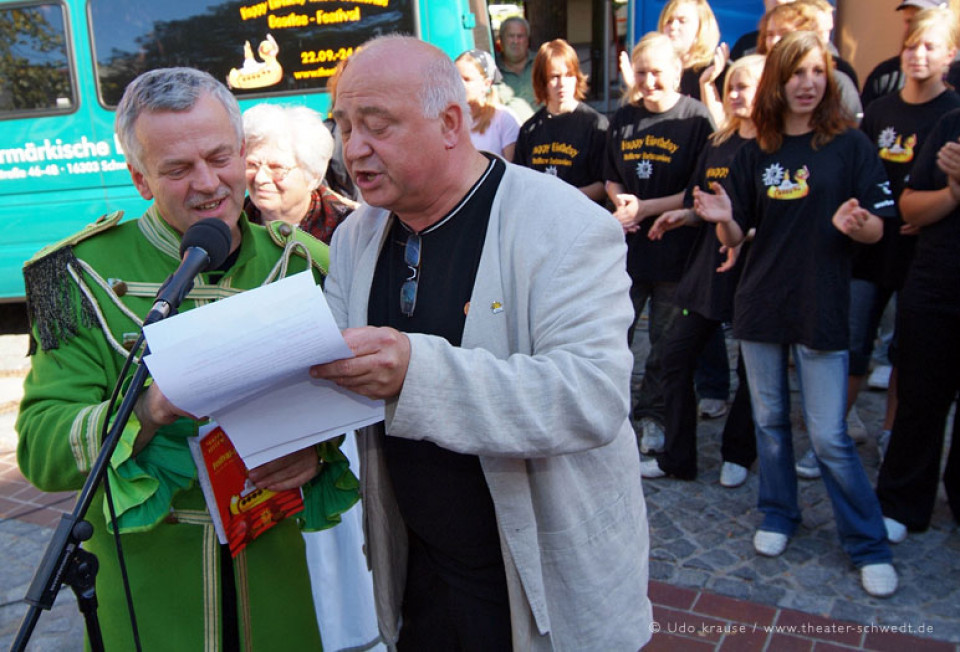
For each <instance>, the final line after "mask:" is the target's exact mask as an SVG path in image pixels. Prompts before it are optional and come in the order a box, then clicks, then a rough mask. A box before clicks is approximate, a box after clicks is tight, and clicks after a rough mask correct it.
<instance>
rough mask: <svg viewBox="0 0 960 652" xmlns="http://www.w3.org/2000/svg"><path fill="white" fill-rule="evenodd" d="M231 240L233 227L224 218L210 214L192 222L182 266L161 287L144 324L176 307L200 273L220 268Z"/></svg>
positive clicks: (184, 242) (183, 247)
mask: <svg viewBox="0 0 960 652" xmlns="http://www.w3.org/2000/svg"><path fill="white" fill-rule="evenodd" d="M230 243H231V237H230V227H228V226H227V225H226V224H225V223H223V222H222V221H220V220H218V219H216V218H214V217H208V218H206V219H203V220H200V221H199V222H196V223H194V224H192V225H191V226H190V228H188V229H187V232H186V233H184V234H183V240H182V241H181V243H180V259H181V262H180V267H178V268H177V271H175V272H174V273H173V274H171V275H170V276H169V277H168V278H167V280H166V281H164V283H163V285H162V286H161V287H160V291H159V292H157V299H156V301H155V302H154V304H153V308H151V309H150V312H149V313H147V318H146V319H144V320H143V325H144V326H147V325H148V324H152V323H154V322H157V321H160V320H161V319H164V318H166V317H167V316H169V315H170V314H171V313H172V312H174V311H176V309H177V307H178V306H179V305H180V303H181V302H182V301H183V299H184V297H186V296H187V293H188V292H189V291H190V290H191V289H192V288H193V279H194V278H196V276H197V274H199V273H200V272H205V271H207V270H210V269H216V268H217V267H220V265H222V264H223V261H225V260H226V259H227V256H228V255H229V254H230Z"/></svg>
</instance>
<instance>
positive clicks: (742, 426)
mask: <svg viewBox="0 0 960 652" xmlns="http://www.w3.org/2000/svg"><path fill="white" fill-rule="evenodd" d="M721 326H722V324H721V322H719V321H715V320H712V319H707V318H706V317H704V316H702V315H700V314H698V313H696V312H692V311H687V310H684V311H681V312H680V313H679V314H678V315H677V316H676V318H675V319H674V321H673V323H672V325H671V328H670V330H669V331H668V332H667V333H665V334H664V340H663V349H662V356H663V357H662V359H661V365H662V379H663V394H664V402H665V408H666V409H665V419H664V429H665V432H666V441H665V445H664V450H663V453H661V454H660V455H659V456H658V458H657V460H658V462H659V464H660V468H661V469H663V470H664V471H665V472H666V473H667V474H669V475H672V476H674V477H677V478H682V479H685V480H692V479H694V478H696V477H697V396H696V392H695V391H694V384H693V378H694V372H695V371H696V368H697V359H698V358H699V356H700V353H701V352H702V351H703V349H704V347H706V345H707V343H708V342H709V341H710V338H711V337H713V336H714V334H715V333H716V332H717V330H718V329H720V328H721ZM737 375H738V378H739V384H738V387H737V393H736V395H735V396H734V399H733V404H732V405H731V407H730V412H729V414H728V415H727V422H726V424H725V425H724V428H723V436H722V443H721V449H720V453H721V455H722V457H723V460H724V461H725V462H733V463H735V464H739V465H741V466H746V467H749V466H750V465H751V464H753V462H754V460H756V459H757V442H756V438H755V436H754V431H753V416H752V414H751V410H750V392H749V390H748V387H747V379H746V374H744V372H743V364H742V363H740V364H739V365H738V367H737Z"/></svg>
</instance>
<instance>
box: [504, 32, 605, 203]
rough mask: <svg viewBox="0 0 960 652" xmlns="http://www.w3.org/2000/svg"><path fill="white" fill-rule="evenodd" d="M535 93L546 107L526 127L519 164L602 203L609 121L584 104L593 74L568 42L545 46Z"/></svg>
mask: <svg viewBox="0 0 960 652" xmlns="http://www.w3.org/2000/svg"><path fill="white" fill-rule="evenodd" d="M531 74H532V78H533V94H534V97H536V99H537V102H539V103H540V104H543V108H541V109H540V110H539V111H537V112H536V113H535V114H533V115H532V116H531V117H530V119H529V120H527V121H526V122H524V123H523V125H522V126H521V127H520V134H519V136H518V137H517V147H516V151H515V154H514V159H513V162H514V163H517V164H518V165H523V166H526V167H528V168H532V169H534V170H539V171H540V172H545V173H546V174H552V175H555V176H556V177H558V178H560V179H563V180H564V181H566V182H567V183H569V184H571V185H573V186H576V187H577V188H578V189H579V190H580V191H581V192H582V193H583V194H585V195H586V196H587V197H589V198H590V199H592V200H594V201H597V202H602V201H603V200H604V199H605V198H606V193H605V192H604V190H603V149H604V143H605V141H606V137H607V119H606V118H605V117H604V116H602V115H600V114H599V113H597V111H595V110H594V109H593V108H592V107H591V106H590V105H588V104H584V103H583V102H582V100H583V99H584V98H585V97H586V95H587V76H586V75H584V74H583V73H582V72H580V63H579V61H578V59H577V52H576V50H574V49H573V48H572V47H571V46H570V44H569V43H567V42H566V41H564V40H563V39H555V40H553V41H550V42H549V43H544V44H543V45H541V46H540V49H539V50H538V51H537V56H536V57H535V58H534V60H533V71H532V73H531Z"/></svg>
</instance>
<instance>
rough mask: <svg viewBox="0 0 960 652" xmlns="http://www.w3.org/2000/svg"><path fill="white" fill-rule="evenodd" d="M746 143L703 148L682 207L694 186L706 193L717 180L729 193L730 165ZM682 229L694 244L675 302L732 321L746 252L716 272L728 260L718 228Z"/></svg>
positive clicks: (735, 141) (734, 141)
mask: <svg viewBox="0 0 960 652" xmlns="http://www.w3.org/2000/svg"><path fill="white" fill-rule="evenodd" d="M746 142H747V141H746V140H745V139H743V138H741V137H740V136H739V134H733V135H732V136H731V137H730V138H728V139H727V140H725V141H724V142H722V143H720V144H719V145H716V146H714V145H713V144H710V145H708V146H707V147H705V148H704V150H703V153H702V154H701V155H700V160H699V162H698V163H697V172H696V174H694V176H693V178H692V179H691V180H690V186H689V187H688V188H687V194H686V196H685V197H684V202H683V205H684V206H686V207H687V208H689V207H691V206H693V187H694V186H700V188H701V189H703V190H708V189H709V184H710V183H711V182H714V181H716V182H718V183H720V184H721V185H722V186H723V187H724V188H725V189H726V190H727V192H728V193H729V192H730V187H729V186H730V166H731V164H732V163H733V159H734V157H735V156H736V154H737V152H739V151H740V148H741V147H742V146H743V144H744V143H746ZM708 191H709V190H708ZM681 228H684V229H690V230H695V231H696V242H695V243H694V245H693V251H691V252H690V260H689V261H688V263H687V269H686V271H684V273H683V277H681V279H680V284H679V285H677V291H676V294H675V296H674V302H675V303H676V304H677V306H678V307H679V308H684V309H687V310H692V311H694V312H696V313H698V314H700V315H703V316H704V317H706V318H707V319H713V320H716V321H730V320H731V319H733V293H734V290H736V288H737V281H738V280H740V271H741V270H742V269H743V253H745V252H741V255H740V257H739V258H738V259H737V262H736V264H735V265H734V267H733V269H731V270H728V271H726V272H717V268H718V267H719V266H720V265H721V264H722V263H723V262H724V261H725V260H726V259H727V255H726V254H721V253H720V240H719V239H717V226H716V225H715V224H711V223H710V222H701V223H700V224H699V225H697V226H696V227H693V228H692V229H691V228H690V227H681Z"/></svg>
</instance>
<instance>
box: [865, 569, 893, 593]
mask: <svg viewBox="0 0 960 652" xmlns="http://www.w3.org/2000/svg"><path fill="white" fill-rule="evenodd" d="M860 583H861V584H863V590H864V591H866V592H867V593H869V594H870V595H872V596H873V597H875V598H887V597H890V596H891V595H893V594H894V592H895V591H896V590H897V571H896V569H895V568H894V567H893V564H867V565H866V566H864V567H862V568H861V569H860Z"/></svg>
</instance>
